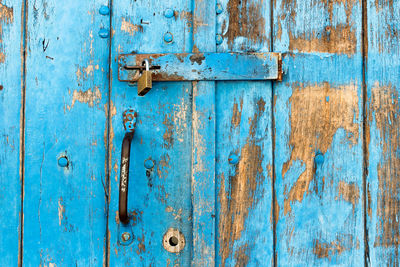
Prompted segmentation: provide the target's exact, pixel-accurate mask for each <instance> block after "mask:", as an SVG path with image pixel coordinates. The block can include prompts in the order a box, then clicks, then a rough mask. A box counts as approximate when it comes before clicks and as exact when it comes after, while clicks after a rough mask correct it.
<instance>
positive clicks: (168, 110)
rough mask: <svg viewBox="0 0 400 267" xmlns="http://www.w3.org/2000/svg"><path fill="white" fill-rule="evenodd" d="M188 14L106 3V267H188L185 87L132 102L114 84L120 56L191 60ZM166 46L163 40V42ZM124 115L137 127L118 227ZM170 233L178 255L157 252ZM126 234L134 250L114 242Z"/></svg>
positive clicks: (188, 96)
mask: <svg viewBox="0 0 400 267" xmlns="http://www.w3.org/2000/svg"><path fill="white" fill-rule="evenodd" d="M191 8H192V5H191V2H190V1H188V0H180V1H175V2H174V3H172V2H169V1H158V0H152V1H114V3H113V17H112V25H113V26H112V27H113V31H114V34H113V39H112V49H111V58H112V62H111V63H112V65H111V68H112V92H111V103H110V116H111V124H110V137H109V138H110V148H109V149H110V152H111V153H110V159H109V164H110V170H111V176H110V208H109V226H108V227H109V229H108V230H109V237H108V238H109V244H110V248H109V265H110V266H150V265H151V266H173V265H175V264H176V265H182V266H187V265H188V264H190V261H191V254H192V243H193V241H192V219H193V218H192V206H191V165H192V162H191V154H192V153H191V145H192V141H191V139H192V136H191V134H192V131H191V128H192V84H191V83H190V82H168V83H163V82H159V83H154V84H153V89H151V90H150V91H149V92H148V93H147V94H146V95H145V96H144V97H139V96H137V88H136V85H134V86H128V85H127V83H125V82H119V81H118V55H119V54H123V53H125V54H126V53H131V52H132V51H135V52H138V53H161V52H162V53H166V52H174V53H177V52H191V48H192V13H191V11H192V10H191ZM167 32H169V33H171V35H172V36H173V37H172V38H173V40H172V41H171V42H166V41H164V36H165V34H166V33H167ZM167 37H168V36H167ZM170 37H171V36H169V37H168V38H170ZM168 38H165V39H166V40H168V41H169V39H168ZM127 108H133V109H134V110H135V111H137V112H138V123H137V125H136V131H135V135H134V137H133V141H132V146H131V160H130V181H129V183H130V184H129V193H128V209H129V210H128V211H129V214H130V215H131V221H130V224H129V226H124V225H123V224H122V223H120V222H119V221H118V219H117V218H118V216H117V215H118V214H117V211H118V185H119V178H120V176H119V169H120V168H119V165H120V158H121V145H122V139H123V136H124V129H123V123H122V113H123V112H124V111H125V110H126V109H127ZM152 165H154V166H152ZM146 166H147V167H146ZM170 228H175V229H177V230H179V231H180V232H181V233H182V234H183V235H184V236H185V240H186V244H185V247H184V249H183V250H182V251H181V252H180V253H171V252H168V251H167V250H165V249H164V248H163V244H164V243H163V236H164V234H165V233H166V232H167V231H168V229H170ZM125 231H127V232H129V231H130V232H131V234H132V235H131V238H132V241H133V242H132V243H131V244H129V245H122V244H120V242H119V240H120V236H121V235H122V234H123V233H124V232H125Z"/></svg>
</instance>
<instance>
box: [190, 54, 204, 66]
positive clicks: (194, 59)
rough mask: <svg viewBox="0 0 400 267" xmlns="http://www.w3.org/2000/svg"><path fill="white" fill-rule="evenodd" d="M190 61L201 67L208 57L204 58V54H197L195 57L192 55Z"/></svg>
mask: <svg viewBox="0 0 400 267" xmlns="http://www.w3.org/2000/svg"><path fill="white" fill-rule="evenodd" d="M189 59H190V62H192V64H194V63H195V62H196V63H197V64H199V65H201V64H202V63H203V60H205V59H206V57H205V56H204V54H203V53H196V54H194V55H191V56H190V57H189Z"/></svg>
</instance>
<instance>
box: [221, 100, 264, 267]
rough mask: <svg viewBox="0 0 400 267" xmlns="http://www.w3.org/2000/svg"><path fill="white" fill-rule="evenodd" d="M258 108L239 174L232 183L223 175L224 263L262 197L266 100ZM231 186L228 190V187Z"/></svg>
mask: <svg viewBox="0 0 400 267" xmlns="http://www.w3.org/2000/svg"><path fill="white" fill-rule="evenodd" d="M257 108H258V109H257V111H256V112H255V114H254V116H253V118H250V119H249V121H250V132H249V136H248V138H247V143H246V144H245V145H244V146H243V147H242V149H241V152H240V161H239V163H238V164H237V165H236V169H235V175H234V176H229V185H225V177H224V174H222V175H221V177H220V181H221V188H220V191H219V199H220V203H221V212H220V214H221V218H220V221H219V226H218V227H219V231H220V233H221V234H220V237H219V243H220V245H221V251H220V255H221V256H222V266H225V261H226V259H227V258H228V257H229V255H230V254H231V252H232V250H233V245H234V243H235V241H236V240H239V239H240V237H241V233H242V231H243V230H244V227H245V226H244V223H245V220H246V218H247V216H248V214H249V212H250V209H251V208H252V207H253V205H255V204H256V203H257V201H258V199H257V196H256V195H257V189H258V188H259V185H261V184H262V183H263V182H264V179H265V178H264V175H263V167H262V161H263V155H262V149H261V147H260V146H259V145H257V144H256V140H255V139H256V138H255V131H256V129H257V127H258V121H259V118H260V117H261V116H262V114H263V113H264V111H265V102H264V100H263V99H260V100H259V101H258V102H257ZM226 188H228V191H227V190H226Z"/></svg>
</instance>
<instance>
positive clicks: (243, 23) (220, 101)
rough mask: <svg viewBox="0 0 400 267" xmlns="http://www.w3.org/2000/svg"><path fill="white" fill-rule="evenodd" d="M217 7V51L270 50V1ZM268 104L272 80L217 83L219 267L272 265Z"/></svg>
mask: <svg viewBox="0 0 400 267" xmlns="http://www.w3.org/2000/svg"><path fill="white" fill-rule="evenodd" d="M220 3H221V7H222V10H223V12H222V13H221V14H219V15H218V16H217V31H218V33H219V34H220V35H221V36H222V37H223V41H222V43H221V44H220V45H219V46H218V48H217V51H218V52H231V51H234V52H240V51H246V52H249V51H254V52H267V51H269V42H270V28H271V25H270V11H271V10H270V5H269V1H257V0H256V1H253V0H252V1H235V0H231V1H226V0H225V1H221V2H220ZM271 100H272V87H271V82H243V81H236V82H217V85H216V116H217V121H216V124H217V126H216V140H217V141H216V150H217V157H216V160H217V163H216V175H217V177H216V183H217V194H218V196H217V204H216V212H217V229H218V236H217V250H216V265H217V266H270V265H272V264H273V227H272V225H273V223H272V222H273V220H272V217H273V216H272V208H271V207H272V120H271V118H272V116H271V111H272V107H271V103H272V101H271ZM236 158H237V159H236ZM235 161H236V162H235Z"/></svg>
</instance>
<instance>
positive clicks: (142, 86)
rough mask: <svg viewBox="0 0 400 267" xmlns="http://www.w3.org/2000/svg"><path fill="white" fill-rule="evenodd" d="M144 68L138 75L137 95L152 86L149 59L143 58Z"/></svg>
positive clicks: (141, 94) (144, 92)
mask: <svg viewBox="0 0 400 267" xmlns="http://www.w3.org/2000/svg"><path fill="white" fill-rule="evenodd" d="M143 63H144V65H145V67H146V69H145V70H144V71H143V72H142V75H141V76H140V77H139V80H138V95H140V96H144V95H145V94H147V92H148V91H150V89H151V87H152V80H151V74H152V73H151V71H150V66H149V61H148V60H147V59H145V60H144V61H143Z"/></svg>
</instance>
